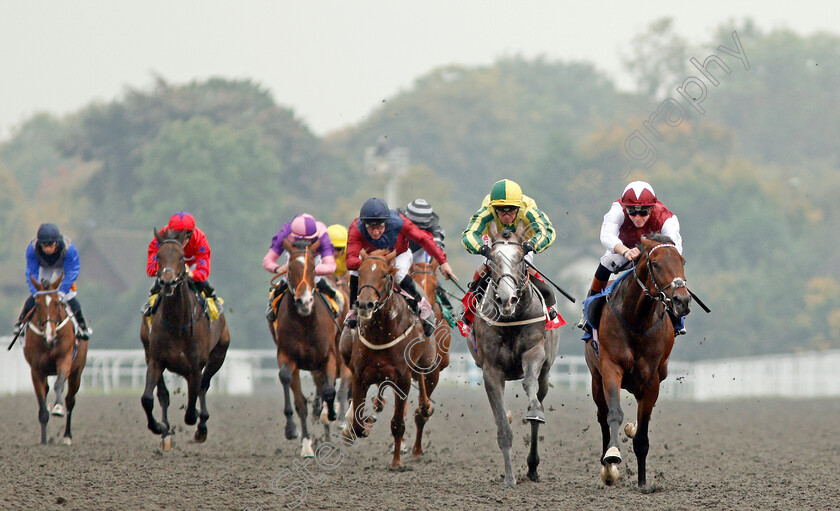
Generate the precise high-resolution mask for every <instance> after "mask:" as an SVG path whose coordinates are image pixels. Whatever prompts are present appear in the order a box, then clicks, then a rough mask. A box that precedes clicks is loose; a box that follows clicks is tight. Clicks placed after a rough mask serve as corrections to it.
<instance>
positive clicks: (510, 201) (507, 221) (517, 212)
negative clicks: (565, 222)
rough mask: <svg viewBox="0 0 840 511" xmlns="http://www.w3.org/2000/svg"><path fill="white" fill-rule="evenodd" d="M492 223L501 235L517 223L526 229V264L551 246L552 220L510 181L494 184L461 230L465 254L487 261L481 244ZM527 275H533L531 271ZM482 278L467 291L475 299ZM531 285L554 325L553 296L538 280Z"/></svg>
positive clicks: (484, 282)
mask: <svg viewBox="0 0 840 511" xmlns="http://www.w3.org/2000/svg"><path fill="white" fill-rule="evenodd" d="M491 222H495V223H496V227H497V229H498V230H499V231H500V232H501V230H502V229H503V228H505V227H507V228H509V229H515V228H516V225H517V223H519V222H522V224H523V225H524V226H525V230H524V234H525V235H526V237H528V236H530V239H528V240H526V241H524V242H523V243H522V249H523V250H524V252H525V253H524V256H525V260H526V261H528V262H531V261H533V258H534V253H539V252H542V251H543V250H545V249H547V248H548V247H549V246H550V245H551V244H552V243H553V242H554V238H555V234H554V226H553V225H551V220H549V219H548V217H547V216H546V215H545V213H543V212H542V211H540V210H539V209H538V208H537V203H536V202H534V199H532V198H530V197H528V196H527V195H523V194H522V188H520V187H519V185H518V184H516V183H514V182H513V181H511V180H509V179H502V180H500V181H496V182H495V183H494V184H493V187H492V188H491V189H490V193H489V194H488V195H487V196H486V197H484V200H483V201H482V203H481V208H480V209H479V210H478V211H476V213H475V214H474V215H473V216H472V218H471V219H470V221H469V223H468V224H467V227H466V229H464V232H463V233H462V235H461V243H462V244H463V245H464V248H466V249H467V252H469V253H471V254H481V255H483V256H484V257H490V247H489V246H488V245H486V244H485V243H484V241H483V240H482V235H484V234H487V233H488V229H489V226H490V223H491ZM528 271H529V273H530V274H532V275H533V274H534V271H533V269H529V270H528ZM484 275H485V273H482V274H481V275H478V276H477V277H476V279H475V280H474V281H473V282H472V284H470V289H472V290H473V291H474V292H475V294H476V298H480V297H481V296H482V295H483V294H484V290H485V289H486V288H487V283H488V281H489V273H486V275H488V276H486V277H485V276H484ZM531 282H533V283H534V285H535V286H536V288H537V289H538V290H539V291H540V294H542V296H543V298H544V299H545V304H546V306H548V310H549V312H548V314H549V318H550V319H551V320H552V321H554V319H555V318H556V317H557V311H556V310H555V304H556V301H555V299H554V293H553V292H552V291H551V288H549V287H548V285H547V284H546V283H545V282H543V281H542V280H540V279H538V278H534V279H531Z"/></svg>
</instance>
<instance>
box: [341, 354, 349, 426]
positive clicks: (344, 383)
mask: <svg viewBox="0 0 840 511" xmlns="http://www.w3.org/2000/svg"><path fill="white" fill-rule="evenodd" d="M339 374H340V377H341V383H340V384H339V386H338V418H339V420H340V421H342V422H343V421H344V416H345V415H347V402H348V401H349V400H350V379H351V378H352V375H351V374H350V369H349V368H348V367H347V366H345V365H343V364H342V366H341V368H340V369H339ZM339 428H341V423H339Z"/></svg>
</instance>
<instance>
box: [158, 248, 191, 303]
mask: <svg viewBox="0 0 840 511" xmlns="http://www.w3.org/2000/svg"><path fill="white" fill-rule="evenodd" d="M166 243H175V244H177V245H178V246H180V247H181V248H182V249H183V247H184V245H183V244H182V243H181V242H180V241H178V240H171V239H170V240H163V241H161V242H160V244H161V245H165V244H166ZM167 273H174V274H175V280H173V281H172V282H167V283H164V282H162V281H161V280H160V278H161V277H163V276H164V275H166V274H167ZM186 277H187V271H186V268H182V269H181V272H180V273H179V272H176V271H175V270H173V269H172V268H169V267H166V268H158V273H157V278H158V282H160V283H161V286H162V287H164V288H165V289H167V293H166V296H172V295H173V294H174V293H175V289H176V288H177V287H178V286H180V285H181V284H183V283H184V281H185V280H186Z"/></svg>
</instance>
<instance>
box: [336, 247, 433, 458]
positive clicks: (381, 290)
mask: <svg viewBox="0 0 840 511" xmlns="http://www.w3.org/2000/svg"><path fill="white" fill-rule="evenodd" d="M396 255H397V254H396V252H393V251H392V252H388V251H386V250H376V251H374V252H371V253H370V254H366V253H365V251H364V250H363V251H362V252H361V254H360V257H361V260H362V263H361V266H360V267H359V270H358V271H359V296H358V300H357V307H358V318H359V323H358V327H357V328H354V329H351V328H345V329H344V330H343V332H342V336H341V344H340V348H341V355H342V357H343V358H344V362H345V363H346V364H347V366H348V367H349V368H350V371H351V373H352V375H353V376H352V399H351V401H350V407H349V409H348V411H347V416H346V418H347V421H348V424H347V426H346V427H345V428H344V429H343V430H342V437H343V439H344V441H345V442H353V441H355V439H356V438H358V437H366V436H368V430H369V428H370V426H371V424H372V421H371V419H370V416H365V397H366V396H367V391H368V389H369V388H370V386H371V385H374V386H378V387H379V390H378V393H377V397H380V398H381V397H382V396H381V393H382V392H383V391H384V389H385V388H387V387H390V388H392V389H393V390H394V396H395V404H394V416H393V418H392V419H391V434H392V435H393V436H394V452H393V458H392V460H391V469H393V470H397V469H400V468H401V467H402V466H403V463H402V460H401V459H400V445H401V443H402V439H403V434H404V433H405V411H406V404H407V400H408V393H409V391H410V390H411V381H412V379H413V380H415V381H416V382H417V388H418V390H419V397H418V400H417V401H418V406H417V409H416V410H415V412H414V422H415V424H416V425H417V438H416V439H415V442H414V448H413V449H412V456H413V457H414V458H415V459H416V458H419V457H421V456H422V455H423V448H422V445H421V443H422V439H423V428H424V426H425V424H426V421H427V420H428V418H429V417H430V416H431V415H432V412H433V410H432V403H431V399H430V396H431V394H432V392H433V391H434V388H435V386H436V385H437V379H438V371H435V370H434V369H435V368H434V364H435V361H436V357H435V355H436V351H435V347H434V346H433V344H432V342H430V341H429V340H428V339H427V338H426V337H425V336H424V335H423V328H422V326H421V325H420V322H419V320H418V318H417V317H416V316H415V315H414V314H413V313H412V312H411V310H410V309H409V307H408V303H407V302H406V300H405V297H403V296H402V295H401V294H400V292H399V284H398V283H397V282H396V273H397V268H396V267H394V266H393V265H392V263H393V260H394V258H395V257H396Z"/></svg>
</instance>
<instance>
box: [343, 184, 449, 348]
mask: <svg viewBox="0 0 840 511" xmlns="http://www.w3.org/2000/svg"><path fill="white" fill-rule="evenodd" d="M411 241H414V242H416V243H417V244H418V245H420V246H421V247H422V248H423V249H424V250H425V251H426V253H428V254H429V255H430V256H432V257H433V258H434V259H435V260H436V261H437V262H438V264H440V272H441V273H442V274H443V276H444V277H446V278H447V279H455V280H458V277H456V276H455V274H454V273H453V272H452V268H451V267H450V266H449V263H448V262H446V253H445V252H444V251H443V250H442V249H441V248H440V247H438V246H437V244H435V240H434V237H433V236H432V234H431V233H429V232H427V231H424V230H422V229H420V228H419V227H417V226H416V225H414V223H413V222H412V221H411V220H409V219H408V218H406V217H405V216H404V215H401V214H400V213H399V212H397V211H394V210H391V209H388V205H387V204H386V203H385V201H384V200H382V199H378V198H371V199H368V200H367V201H366V202H365V203H364V205H362V209H361V211H360V212H359V217H358V218H356V219H355V220H353V223H352V224H350V228H349V229H348V238H347V259H346V262H347V269H348V270H349V273H350V304H351V306H353V308H351V310H350V313H348V314H347V317H346V319H345V321H344V324H345V325H346V326H348V327H350V328H355V327H356V325H357V320H356V310H355V304H356V299H357V297H358V294H359V274H358V269H359V267H360V266H361V264H362V260H361V258H360V257H359V253H360V252H361V250H362V249H364V250H365V251H366V252H372V251H374V250H379V249H385V250H389V251H391V250H393V251H396V252H397V256H396V257H395V258H394V266H396V268H397V275H396V282H398V283H399V285H400V288H401V289H402V290H403V291H405V292H406V293H408V294H409V295H410V296H411V297H412V300H409V301H408V302H409V306H410V307H411V308H412V310H413V311H414V312H415V313H417V312H419V314H420V317H421V319H422V320H423V332H424V333H425V334H426V335H427V336H430V335H432V333H434V329H435V325H434V323H433V321H432V319H431V318H432V307H431V305H430V304H429V302H428V301H427V300H426V298H425V297H422V295H421V294H420V292H419V291H418V290H417V286H416V284H415V283H414V280H413V279H412V278H411V276H410V275H409V270H410V268H411V261H412V253H411V250H409V242H411ZM412 302H413V303H412Z"/></svg>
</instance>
